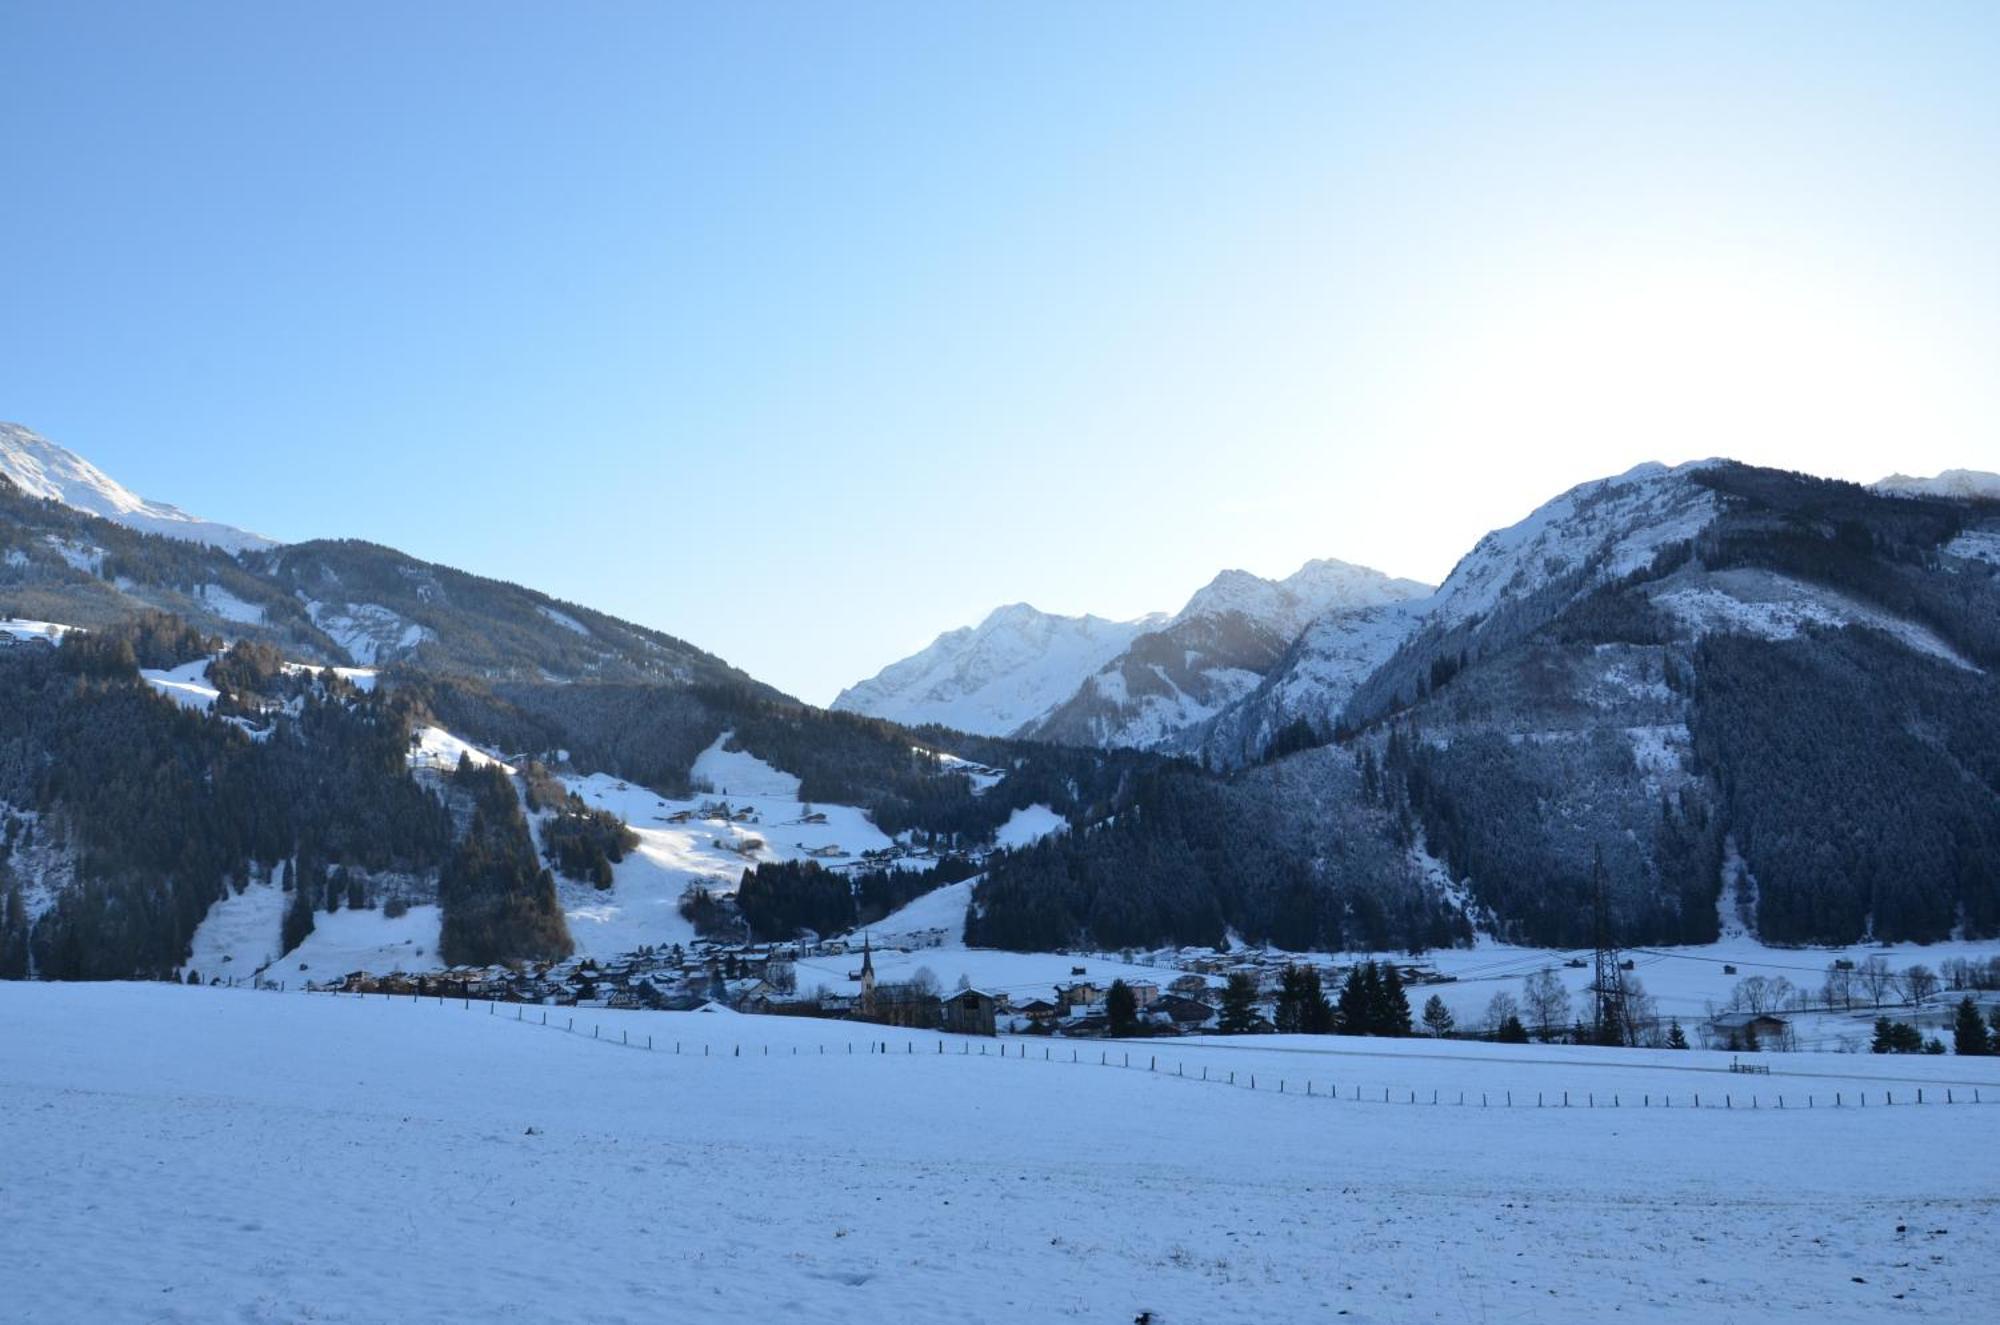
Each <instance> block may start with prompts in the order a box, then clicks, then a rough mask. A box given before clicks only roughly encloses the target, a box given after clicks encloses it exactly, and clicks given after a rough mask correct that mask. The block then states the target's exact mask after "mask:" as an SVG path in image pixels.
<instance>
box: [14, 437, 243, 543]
mask: <svg viewBox="0 0 2000 1325" xmlns="http://www.w3.org/2000/svg"><path fill="white" fill-rule="evenodd" d="M0 474H4V475H5V476H6V477H7V478H9V479H11V480H12V481H13V483H14V486H15V487H17V488H19V489H21V491H22V492H24V493H26V494H27V495H28V496H30V497H39V498H44V499H47V500H49V501H56V502H61V503H62V504H63V505H65V506H68V507H71V508H73V509H75V510H79V511H83V512H86V513H87V514H90V515H96V516H101V517H102V518H104V519H106V520H110V521H113V522H114V523H117V524H122V525H124V526H125V527H126V528H128V529H136V530H138V531H139V532H140V533H146V534H161V535H164V536H166V537H168V538H180V539H185V540H187V541H188V542H191V543H206V544H208V545H210V546H212V547H218V548H221V549H223V550H224V551H226V552H245V551H253V550H257V549H261V548H268V547H276V546H277V543H276V542H275V541H274V540H272V539H269V538H265V537H264V536H263V535H262V534H253V533H251V532H249V531H248V530H245V529H238V528H236V527H235V526H233V525H226V524H218V523H216V522H215V521H213V520H204V519H202V518H201V517H200V516H195V515H189V514H188V513H187V512H186V511H183V510H181V509H180V508H179V507H178V506H169V505H168V504H167V503H165V502H156V501H148V500H147V499H146V498H144V497H141V496H140V495H139V494H138V493H136V492H133V491H132V490H131V489H130V488H127V487H126V486H125V485H124V484H122V483H120V482H118V480H116V479H114V478H112V477H111V476H110V475H109V474H106V473H105V472H104V471H103V470H101V469H99V468H98V467H97V466H96V465H93V464H91V463H90V462H89V461H88V460H85V459H84V458H83V457H82V456H80V455H78V454H76V452H74V451H71V450H69V449H67V448H65V447H62V446H58V445H56V443H54V442H52V441H50V440H49V439H48V438H46V437H44V436H42V435H41V434H40V433H38V432H35V431H34V430H33V429H31V428H25V427H22V426H21V425H20V424H18V423H0Z"/></svg>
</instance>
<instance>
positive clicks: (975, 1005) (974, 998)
mask: <svg viewBox="0 0 2000 1325" xmlns="http://www.w3.org/2000/svg"><path fill="white" fill-rule="evenodd" d="M996 1007H997V1001H996V1000H995V999H994V997H993V995H991V994H989V993H986V992H985V991H984V990H979V989H961V990H959V991H958V992H957V993H955V994H953V995H952V996H951V997H950V998H948V999H946V1000H945V1001H944V1028H945V1029H946V1030H948V1031H951V1032H952V1033H953V1034H956V1035H991V1034H993V1033H994V1032H993V1014H994V1011H995V1009H996Z"/></svg>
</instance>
